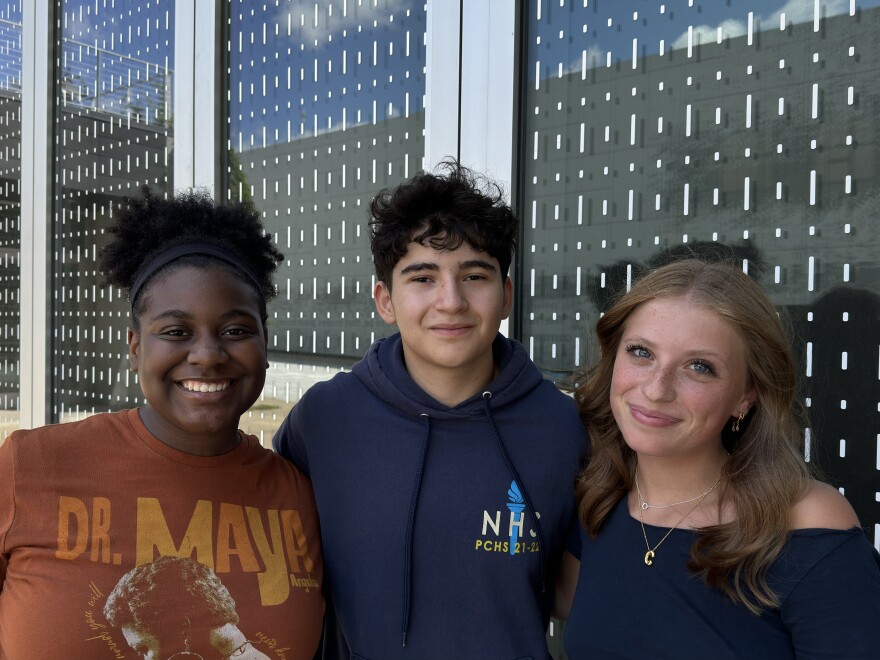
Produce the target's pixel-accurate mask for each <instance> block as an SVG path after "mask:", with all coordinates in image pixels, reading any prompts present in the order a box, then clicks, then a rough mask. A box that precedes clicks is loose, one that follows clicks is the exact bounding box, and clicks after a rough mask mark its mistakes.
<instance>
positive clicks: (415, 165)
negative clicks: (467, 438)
mask: <svg viewBox="0 0 880 660" xmlns="http://www.w3.org/2000/svg"><path fill="white" fill-rule="evenodd" d="M261 7H262V5H259V4H258V3H254V2H251V1H249V0H230V2H229V5H228V12H229V36H228V40H229V43H228V51H229V54H228V57H229V62H228V71H227V86H228V92H227V94H228V103H229V106H228V117H229V122H228V139H227V144H226V166H227V171H228V180H227V185H226V190H225V195H224V196H225V197H226V198H228V199H242V198H244V199H251V200H253V202H254V203H255V205H256V207H257V208H258V209H259V210H260V211H261V212H262V215H263V218H264V223H265V224H266V226H267V227H268V229H269V230H270V231H271V232H272V233H273V234H274V236H275V239H276V241H277V242H278V246H279V248H280V249H281V251H282V252H283V253H284V255H285V257H286V259H285V261H284V263H283V264H282V265H281V268H280V269H279V271H278V274H277V278H276V279H277V283H278V288H279V296H278V299H277V300H276V302H275V303H274V304H273V305H272V307H271V309H270V320H269V334H270V337H269V348H270V350H271V352H272V355H271V359H272V361H273V366H272V368H271V369H270V373H269V377H268V384H267V388H266V391H265V392H264V397H263V400H261V401H260V402H258V403H257V405H256V406H255V407H254V409H253V410H252V411H251V413H250V414H249V415H248V418H247V419H243V420H242V424H243V427H244V428H247V429H248V430H249V431H251V432H255V433H261V434H265V435H264V438H265V437H267V438H271V436H272V433H274V430H275V429H276V428H277V426H278V424H280V422H281V420H282V419H283V418H284V415H285V414H286V412H287V410H289V409H290V407H291V406H292V404H293V403H294V402H295V401H296V400H297V399H298V398H299V394H300V393H301V392H302V391H303V389H304V388H305V387H307V386H308V384H309V383H310V382H312V380H313V379H314V378H316V377H317V378H318V379H324V378H328V377H329V376H330V375H332V373H334V372H335V371H336V370H338V369H340V368H342V367H344V366H350V365H351V364H353V363H354V362H355V361H356V359H358V358H359V357H360V356H362V355H363V353H364V352H365V351H366V349H367V347H368V346H369V345H370V344H371V343H372V342H373V340H374V339H376V338H378V337H381V336H383V335H385V334H388V333H389V327H388V326H386V325H385V324H384V323H383V322H382V321H381V319H379V318H378V315H377V314H376V313H375V310H374V307H373V301H372V299H371V292H372V290H373V285H374V276H373V267H372V261H371V259H370V250H369V241H368V228H367V219H368V218H367V207H368V205H369V202H370V199H371V198H372V197H373V195H374V194H375V193H376V192H378V191H379V190H380V189H381V188H384V187H388V186H393V185H396V184H398V183H399V182H400V181H401V180H403V179H405V178H408V177H410V176H412V175H413V174H415V173H416V172H417V171H418V170H420V169H421V168H422V161H423V158H424V127H425V112H424V94H425V24H426V23H425V3H424V2H423V1H414V0H363V1H357V2H353V1H348V2H343V1H337V2H326V1H325V2H304V1H303V0H280V1H279V2H277V3H274V4H272V5H271V6H270V7H265V8H262V9H261ZM315 374H317V376H316V375H315Z"/></svg>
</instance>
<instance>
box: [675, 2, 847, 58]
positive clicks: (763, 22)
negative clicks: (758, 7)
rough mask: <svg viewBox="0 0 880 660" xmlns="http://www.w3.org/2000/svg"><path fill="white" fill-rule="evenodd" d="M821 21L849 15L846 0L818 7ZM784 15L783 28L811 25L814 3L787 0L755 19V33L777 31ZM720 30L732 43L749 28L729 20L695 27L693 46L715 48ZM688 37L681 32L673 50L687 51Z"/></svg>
mask: <svg viewBox="0 0 880 660" xmlns="http://www.w3.org/2000/svg"><path fill="white" fill-rule="evenodd" d="M820 11H821V13H822V17H823V18H825V17H828V16H837V15H838V14H845V13H849V0H826V2H824V3H822V4H821V5H820ZM783 14H784V15H785V25H786V27H787V26H789V25H794V24H797V23H811V22H812V21H813V0H788V2H786V3H785V4H784V5H783V6H782V7H780V8H779V9H777V10H776V11H773V12H771V13H769V14H765V15H756V16H755V29H756V30H772V29H779V24H780V20H781V17H782V15H783ZM719 29H720V30H721V37H722V39H734V38H736V37H741V36H743V35H745V34H746V31H747V29H748V25H747V23H746V22H745V21H737V20H733V19H728V20H726V21H723V22H722V23H720V24H719V25H695V26H693V34H694V44H695V45H697V44H702V45H706V44H714V43H717V41H718V30H719ZM687 45H688V33H687V32H684V33H683V34H681V35H680V36H679V37H678V39H676V40H675V41H673V42H672V47H673V48H687Z"/></svg>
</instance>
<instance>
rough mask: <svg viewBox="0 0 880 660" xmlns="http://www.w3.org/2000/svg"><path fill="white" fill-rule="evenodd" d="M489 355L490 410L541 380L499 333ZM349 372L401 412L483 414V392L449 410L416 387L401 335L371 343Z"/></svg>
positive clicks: (520, 349) (436, 415)
mask: <svg viewBox="0 0 880 660" xmlns="http://www.w3.org/2000/svg"><path fill="white" fill-rule="evenodd" d="M492 356H493V359H494V361H495V364H496V365H497V366H498V375H497V376H496V377H495V378H494V379H493V380H492V382H491V383H489V385H488V386H487V387H486V388H485V390H486V391H488V392H491V393H492V407H493V408H496V409H497V408H499V407H502V406H507V405H510V404H512V403H514V402H516V401H517V400H518V399H520V398H522V397H524V396H527V395H528V394H529V393H530V392H531V391H532V390H534V388H535V387H537V386H538V384H539V383H540V382H541V380H543V376H542V375H541V372H540V371H538V369H537V368H536V367H535V365H534V364H533V363H532V361H531V360H530V359H529V356H528V353H526V350H525V348H523V346H522V345H521V344H520V343H519V342H517V341H515V340H513V339H508V338H506V337H504V336H503V335H502V334H500V333H499V334H498V336H496V337H495V340H494V341H493V342H492ZM352 372H353V373H354V374H355V376H357V378H358V379H359V380H360V381H361V382H362V383H363V384H364V385H365V386H366V387H367V388H368V389H370V390H371V391H372V392H373V393H374V394H375V395H376V396H378V397H379V398H381V399H382V400H383V401H385V402H386V403H388V404H389V405H390V406H393V407H394V408H397V409H398V410H401V411H403V412H407V413H410V414H413V415H424V414H427V415H429V416H430V417H432V418H433V419H455V418H462V417H472V416H474V415H483V414H485V412H484V406H483V393H482V392H478V393H476V394H474V395H473V396H472V397H470V398H469V399H467V400H465V401H462V402H461V403H459V404H458V405H457V406H455V407H453V408H450V407H448V406H446V405H444V404H442V403H440V402H439V401H437V400H436V399H434V398H433V397H431V396H430V395H429V394H427V393H426V392H425V391H424V390H423V389H422V388H421V387H419V386H418V385H417V384H416V383H415V381H414V380H413V379H412V377H410V375H409V372H408V371H407V370H406V365H405V363H404V360H403V341H402V340H401V337H400V333H395V334H394V335H391V336H390V337H386V338H384V339H379V340H377V341H376V342H374V343H373V345H372V346H370V349H369V351H367V354H366V355H365V356H364V359H363V360H361V361H360V362H358V363H357V364H356V365H354V367H353V369H352Z"/></svg>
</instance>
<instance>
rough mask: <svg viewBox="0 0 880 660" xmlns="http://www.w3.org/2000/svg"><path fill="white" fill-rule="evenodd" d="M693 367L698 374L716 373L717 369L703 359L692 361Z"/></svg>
mask: <svg viewBox="0 0 880 660" xmlns="http://www.w3.org/2000/svg"><path fill="white" fill-rule="evenodd" d="M691 369H693V370H694V371H696V372H697V373H698V374H707V375H709V374H714V373H715V369H714V368H713V367H712V365H711V364H709V363H708V362H703V361H702V360H697V361H696V362H693V363H691Z"/></svg>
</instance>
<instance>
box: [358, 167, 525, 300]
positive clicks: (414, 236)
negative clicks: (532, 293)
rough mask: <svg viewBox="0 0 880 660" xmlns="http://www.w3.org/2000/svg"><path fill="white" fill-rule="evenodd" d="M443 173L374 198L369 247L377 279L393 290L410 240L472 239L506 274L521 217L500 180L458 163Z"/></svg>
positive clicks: (453, 242)
mask: <svg viewBox="0 0 880 660" xmlns="http://www.w3.org/2000/svg"><path fill="white" fill-rule="evenodd" d="M439 169H440V170H441V172H440V173H439V174H432V173H430V172H421V173H419V174H416V175H415V176H414V177H412V178H411V179H409V180H408V181H405V182H404V183H402V184H400V185H399V186H397V187H396V188H391V189H385V190H381V191H380V192H379V193H378V194H377V195H376V196H375V197H374V198H373V200H372V202H370V216H371V218H372V219H371V220H370V249H371V250H372V252H373V262H374V264H375V267H376V277H377V278H378V279H379V280H381V281H382V282H384V283H385V286H386V287H388V289H389V291H390V290H391V274H392V273H393V271H394V267H395V266H396V265H397V262H399V261H400V260H401V259H402V258H403V256H404V255H405V254H406V253H407V249H408V246H409V244H410V243H421V244H423V245H426V246H430V247H432V248H434V249H435V250H456V249H458V248H459V247H461V245H462V244H463V243H467V244H468V245H470V246H471V247H472V248H473V249H474V250H477V251H478V252H486V253H487V254H489V255H490V256H492V257H495V258H496V259H497V260H498V265H499V266H500V267H501V274H502V275H504V276H506V275H507V272H508V269H509V268H510V262H511V260H512V259H513V252H514V250H515V249H516V239H517V231H518V227H519V220H518V219H517V217H516V216H515V215H514V213H513V210H512V209H511V208H510V206H508V205H507V203H505V201H504V194H503V191H502V190H501V188H500V186H498V184H496V183H494V182H492V181H490V180H488V179H487V178H485V177H482V176H480V175H478V174H476V173H474V172H473V171H471V170H469V169H468V168H466V167H464V166H462V165H461V164H460V163H458V161H456V160H453V159H448V160H445V161H443V162H442V163H440V165H439Z"/></svg>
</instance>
